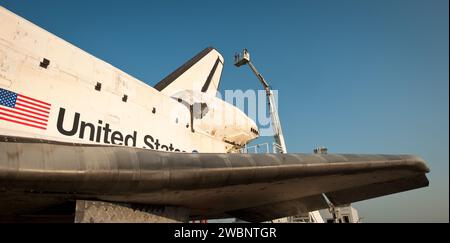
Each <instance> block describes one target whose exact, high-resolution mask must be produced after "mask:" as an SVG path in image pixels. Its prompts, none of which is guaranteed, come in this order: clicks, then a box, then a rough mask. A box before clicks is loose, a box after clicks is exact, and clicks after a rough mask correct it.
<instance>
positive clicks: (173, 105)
mask: <svg viewBox="0 0 450 243" xmlns="http://www.w3.org/2000/svg"><path fill="white" fill-rule="evenodd" d="M0 26H1V28H0V221H73V220H75V221H77V217H81V219H80V220H79V221H83V217H84V216H85V214H83V212H84V213H86V212H87V207H84V206H86V204H83V203H85V202H98V203H99V204H102V203H108V204H109V205H118V207H119V206H120V207H122V208H125V209H126V208H130V207H131V208H133V209H134V210H131V211H133V212H136V211H139V212H145V210H147V209H148V208H152V207H153V208H154V207H159V208H162V209H161V210H159V211H158V212H163V211H164V210H166V209H169V208H170V209H171V210H172V211H171V212H181V213H175V214H176V215H177V216H176V217H178V216H180V217H179V218H180V220H181V221H183V220H189V219H210V218H223V217H236V218H241V219H244V220H247V221H252V222H259V221H266V220H270V219H276V218H281V217H285V216H289V215H294V214H298V213H301V212H309V211H314V210H317V209H321V208H326V207H328V203H327V201H326V200H325V199H324V197H323V193H325V194H326V195H327V197H328V200H329V201H331V202H332V203H333V204H334V205H343V204H348V203H351V202H355V201H360V200H366V199H370V198H374V197H379V196H383V195H387V194H391V193H397V192H402V191H406V190H411V189H415V188H420V187H424V186H427V185H428V180H427V178H426V176H425V174H426V173H428V172H429V169H428V168H427V166H426V163H425V162H424V161H423V160H422V159H421V158H419V157H416V156H411V155H355V154H353V155H352V154H240V153H230V152H232V151H236V150H237V149H239V148H240V147H242V146H243V145H245V144H247V143H248V142H249V141H251V140H253V139H255V138H257V137H258V136H259V134H258V128H257V126H256V124H255V122H254V121H253V120H252V119H250V118H249V117H247V116H246V115H245V114H244V113H243V112H241V111H240V110H239V109H237V108H236V107H234V106H232V105H230V104H228V103H225V102H224V101H222V100H220V99H218V98H217V97H215V92H216V91H217V88H218V86H219V81H220V76H221V72H222V69H223V63H224V59H223V57H222V56H221V55H220V53H219V52H218V51H217V50H215V49H214V48H206V49H205V50H203V51H202V52H200V53H199V54H198V55H196V56H195V57H194V58H192V59H191V60H189V61H188V62H187V63H185V64H184V65H182V66H181V67H180V68H178V69H177V70H175V71H174V72H173V73H171V74H170V75H168V76H167V77H166V78H164V79H163V80H162V81H160V82H159V83H158V84H157V85H156V86H155V87H150V86H148V85H146V84H145V83H143V82H141V81H139V80H137V79H136V78H134V77H132V76H130V75H128V74H126V73H125V72H123V71H121V70H119V69H117V68H115V67H113V66H111V65H110V64H108V63H106V62H104V61H101V60H99V59H98V58H95V57H93V56H92V55H90V54H88V53H86V52H84V51H83V50H80V49H78V48H77V47H75V46H73V45H71V44H69V43H68V42H66V41H64V40H62V39H60V38H58V37H56V36H54V35H52V34H51V33H49V32H47V31H45V30H43V29H41V28H39V27H37V26H36V25H34V24H32V23H30V22H28V21H26V20H24V19H23V18H21V17H19V16H17V15H15V14H14V13H11V12H10V11H8V10H6V9H4V8H1V7H0ZM222 114H227V117H228V118H230V117H231V118H230V119H217V116H220V115H222ZM83 205H84V206H83ZM92 205H95V203H94V204H92ZM144 208H147V209H144ZM125 209H124V210H125ZM140 209H142V210H140ZM177 210H178V211H177ZM169 214H170V213H168V214H165V215H166V216H167V215H169ZM83 215H84V216H83ZM134 216H136V215H134ZM74 217H75V219H74ZM99 217H100V216H99ZM130 217H133V216H130ZM94 221H95V219H94ZM99 221H101V220H99ZM131 221H132V220H131Z"/></svg>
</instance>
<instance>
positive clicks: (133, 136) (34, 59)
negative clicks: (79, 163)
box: [0, 7, 250, 153]
mask: <svg viewBox="0 0 450 243" xmlns="http://www.w3.org/2000/svg"><path fill="white" fill-rule="evenodd" d="M0 24H1V30H0V89H1V90H3V91H4V92H6V93H7V92H13V93H15V94H17V95H19V96H26V97H31V98H33V99H36V100H39V101H40V102H37V101H36V102H35V103H33V102H30V103H28V106H29V107H26V109H25V111H17V110H15V109H14V107H12V108H11V107H6V106H0V108H1V107H3V111H2V110H0V111H1V112H0V135H6V136H18V137H30V138H38V139H45V140H52V141H63V142H73V143H92V144H105V145H118V146H125V145H126V146H133V147H137V148H146V149H155V150H162V151H172V152H178V151H185V152H222V153H223V152H227V151H230V149H231V148H232V146H233V145H231V144H230V143H227V142H225V141H223V140H224V139H222V138H217V137H214V136H211V135H210V134H208V133H206V132H201V131H200V130H198V129H197V130H196V131H195V132H194V131H192V130H191V126H192V124H191V123H190V119H189V117H190V110H189V108H188V107H186V106H184V105H183V104H181V103H180V102H177V100H175V99H173V98H171V97H170V96H168V95H166V94H164V93H161V92H160V91H158V90H156V89H154V88H153V87H150V86H148V85H147V84H145V83H143V82H141V81H139V80H137V79H136V78H134V77H132V76H130V75H128V74H126V73H125V72H123V71H121V70H119V69H117V68H115V67H113V66H112V65H110V64H108V63H106V62H104V61H101V60H99V59H97V58H95V57H93V56H92V55H90V54H88V53H86V52H84V51H82V50H81V49H79V48H77V47H75V46H73V45H71V44H70V43H68V42H66V41H64V40H62V39H60V38H58V37H56V36H54V35H52V34H51V33H49V32H47V31H45V30H43V29H41V28H39V27H37V26H35V25H33V24H32V23H30V22H28V21H26V20H24V19H22V18H20V17H18V16H17V15H15V14H13V13H11V12H9V11H8V10H6V9H4V8H1V7H0ZM44 59H47V60H48V61H49V63H47V64H48V65H47V67H43V66H42V65H44V66H45V65H46V64H45V60H44ZM98 83H100V84H101V88H100V90H98V87H97V89H96V86H98ZM1 90H0V91H1ZM5 90H6V91H5ZM125 96H126V97H125ZM125 99H126V100H125ZM44 103H45V104H44ZM39 104H41V105H43V106H44V108H48V113H47V112H46V111H47V110H46V109H43V108H42V107H40V106H39ZM46 104H47V105H46ZM30 112H33V113H30ZM30 116H31V117H30ZM37 118H40V119H39V120H35V119H37ZM30 125H33V126H30ZM194 128H195V124H194ZM248 130H250V129H248Z"/></svg>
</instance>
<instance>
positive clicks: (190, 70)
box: [155, 47, 224, 96]
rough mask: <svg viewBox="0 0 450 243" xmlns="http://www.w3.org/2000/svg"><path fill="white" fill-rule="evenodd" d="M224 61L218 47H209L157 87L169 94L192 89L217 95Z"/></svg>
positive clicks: (156, 87)
mask: <svg viewBox="0 0 450 243" xmlns="http://www.w3.org/2000/svg"><path fill="white" fill-rule="evenodd" d="M223 63H224V60H223V57H222V55H220V53H219V52H218V51H217V50H216V49H214V48H212V47H208V48H206V49H204V50H203V51H201V52H200V53H199V54H197V55H196V56H195V57H193V58H192V59H190V60H189V61H187V62H186V63H185V64H183V65H182V66H181V67H179V68H178V69H177V70H175V71H174V72H172V73H171V74H169V75H168V76H167V77H165V78H164V79H163V80H161V81H160V82H159V83H158V84H156V85H155V89H157V90H159V91H161V92H162V93H164V94H167V95H172V94H174V93H177V92H179V91H182V90H192V91H196V92H200V91H201V92H203V93H208V94H211V95H214V96H215V94H216V91H217V89H218V88H219V82H220V76H221V74H222V69H223Z"/></svg>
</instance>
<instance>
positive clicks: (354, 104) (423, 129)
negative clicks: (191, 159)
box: [0, 0, 449, 222]
mask: <svg viewBox="0 0 450 243" xmlns="http://www.w3.org/2000/svg"><path fill="white" fill-rule="evenodd" d="M0 5H2V6H4V7H6V8H8V9H9V10H11V11H13V12H15V13H16V14H19V15H21V16H22V17H24V18H26V19H28V20H30V21H32V22H33V23H35V24H37V25H39V26H41V27H43V28H45V29H47V30H48V31H50V32H52V33H54V34H56V35H57V36H59V37H61V38H63V39H65V40H67V41H69V42H71V43H73V44H75V45H76V46H78V47H80V48H81V49H84V50H86V51H87V52H89V53H91V54H93V55H94V56H97V57H99V58H100V59H103V60H105V61H107V62H109V63H111V64H113V65H114V66H116V67H118V68H120V69H122V70H124V71H125V72H127V73H129V74H131V75H133V76H135V77H137V78H138V79H140V80H142V81H144V82H146V83H148V84H149V85H154V84H156V83H157V82H158V81H159V80H161V79H162V78H163V77H165V76H166V75H167V74H168V73H170V72H171V71H173V70H174V69H175V68H177V67H178V66H179V65H181V64H182V63H184V62H185V61H186V60H187V59H189V58H191V57H192V56H193V55H195V54H196V53H197V52H199V51H201V50H202V49H203V48H205V47H207V46H214V47H215V48H217V49H218V50H219V51H220V52H221V53H222V54H223V56H224V57H225V68H224V72H223V75H222V82H221V90H222V91H223V90H225V89H243V90H247V89H255V88H259V83H258V81H257V80H256V78H255V77H254V76H253V74H252V73H251V72H250V71H249V70H248V69H247V68H241V69H236V68H235V67H234V66H233V65H232V61H233V60H232V58H233V54H234V52H235V51H240V50H242V48H249V50H250V52H251V54H252V57H253V60H254V63H255V65H256V66H257V67H258V69H259V70H260V71H261V72H262V73H263V75H264V76H265V78H266V79H267V80H268V81H269V82H270V83H271V84H272V86H273V88H274V89H277V90H278V92H279V109H280V111H279V113H280V118H281V121H282V124H283V129H284V132H285V135H286V143H287V146H288V150H289V151H290V152H311V151H312V149H313V148H314V147H316V146H318V145H325V146H327V147H328V149H329V151H330V152H332V153H391V154H396V153H407V154H417V155H420V156H421V157H423V158H424V159H425V160H427V162H428V165H429V167H430V168H431V173H430V174H429V176H428V177H429V179H430V187H428V188H422V189H418V190H414V191H411V192H405V193H400V194H395V195H391V196H386V197H381V198H377V199H372V200H369V201H364V202H360V203H356V204H355V205H356V207H357V208H358V209H359V213H360V216H362V217H363V221H365V222H448V215H449V212H448V207H449V206H448V205H449V200H448V199H449V187H448V185H449V166H448V165H449V150H448V147H449V135H448V134H449V130H448V129H449V120H448V116H449V106H448V104H449V93H448V92H449V87H448V86H449V70H448V66H449V56H448V53H449V49H448V48H449V39H448V38H449V37H448V36H449V33H448V31H449V28H448V27H449V26H448V22H449V15H448V7H449V6H448V5H449V2H448V0H390V1H384V0H376V1H368V0H355V1H345V0H342V1H333V0H330V1H325V0H317V1H312V0H310V1H284V2H282V1H257V2H256V1H220V2H219V1H134V0H128V1H91V0H89V1H88V0H78V1H57V0H54V1H50V0H40V1H25V0H14V1H5V0H0Z"/></svg>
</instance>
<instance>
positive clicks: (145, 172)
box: [0, 137, 429, 222]
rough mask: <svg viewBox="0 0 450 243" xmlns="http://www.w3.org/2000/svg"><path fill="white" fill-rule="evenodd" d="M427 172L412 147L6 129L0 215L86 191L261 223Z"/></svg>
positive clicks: (398, 186)
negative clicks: (313, 150)
mask: <svg viewBox="0 0 450 243" xmlns="http://www.w3.org/2000/svg"><path fill="white" fill-rule="evenodd" d="M428 172H429V169H428V168H427V166H426V164H425V162H424V161H423V160H422V159H420V158H419V157H416V156H411V155H350V154H186V153H167V152H159V151H152V150H144V149H137V148H128V147H115V146H96V145H81V144H68V143H54V142H47V141H42V140H34V139H29V138H12V137H8V138H3V139H2V142H0V185H1V194H2V196H1V197H0V209H1V210H2V211H1V212H0V219H5V220H6V219H11V218H17V217H19V218H20V216H23V215H33V214H42V213H40V212H42V210H45V209H48V208H58V205H63V204H64V203H65V202H70V201H74V200H78V199H89V200H100V201H108V202H126V203H136V204H146V205H170V206H177V207H183V208H187V209H189V212H190V218H191V219H196V218H220V217H229V216H233V217H237V218H241V219H244V220H248V221H252V222H259V221H266V220H270V219H275V218H280V217H284V216H289V215H293V214H297V213H301V212H308V211H312V210H316V209H320V208H326V207H327V204H326V202H325V200H324V199H323V197H322V195H321V194H322V193H325V194H326V195H327V197H328V198H329V200H330V201H331V202H332V203H334V204H335V205H341V204H347V203H351V202H355V201H361V200H365V199H369V198H373V197H378V196H383V195H388V194H391V193H396V192H401V191H406V190H411V189H415V188H420V187H425V186H427V185H428V180H427V178H426V177H425V174H426V173H428ZM11 200H14V202H15V203H11Z"/></svg>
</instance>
